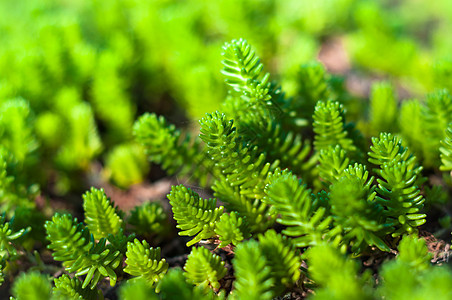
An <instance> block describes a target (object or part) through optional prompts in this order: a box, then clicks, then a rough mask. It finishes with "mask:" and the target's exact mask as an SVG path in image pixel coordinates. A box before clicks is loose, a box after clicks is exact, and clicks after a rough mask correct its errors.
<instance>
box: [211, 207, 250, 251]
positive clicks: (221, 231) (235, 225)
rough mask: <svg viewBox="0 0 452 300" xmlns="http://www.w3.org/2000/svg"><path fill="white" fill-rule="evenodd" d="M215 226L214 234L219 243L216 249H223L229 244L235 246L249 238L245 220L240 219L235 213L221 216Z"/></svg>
mask: <svg viewBox="0 0 452 300" xmlns="http://www.w3.org/2000/svg"><path fill="white" fill-rule="evenodd" d="M215 226H216V228H215V232H216V233H217V234H218V236H219V239H220V241H221V243H220V245H219V246H218V247H225V246H227V245H229V244H230V243H232V244H234V245H236V246H237V245H238V244H239V243H240V242H241V241H243V240H244V239H246V238H248V237H249V236H250V232H249V228H248V227H249V226H248V222H246V218H243V217H240V216H239V214H238V213H236V212H235V211H233V212H231V213H230V214H223V215H221V217H220V220H219V221H218V222H217V223H216V225H215Z"/></svg>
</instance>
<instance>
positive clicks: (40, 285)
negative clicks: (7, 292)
mask: <svg viewBox="0 0 452 300" xmlns="http://www.w3.org/2000/svg"><path fill="white" fill-rule="evenodd" d="M51 291H52V288H51V286H50V281H49V279H48V277H47V276H46V275H44V274H40V273H39V272H30V273H22V274H21V275H20V276H19V277H18V278H17V280H16V281H15V282H14V286H13V288H12V294H13V296H14V297H15V298H16V299H17V300H21V299H23V300H48V299H50V295H51Z"/></svg>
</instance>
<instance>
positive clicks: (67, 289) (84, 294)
mask: <svg viewBox="0 0 452 300" xmlns="http://www.w3.org/2000/svg"><path fill="white" fill-rule="evenodd" d="M54 284H55V287H54V288H53V294H54V297H55V298H56V299H61V300H63V299H71V300H72V299H73V300H97V299H99V296H100V295H101V292H100V290H97V289H90V288H88V287H85V288H82V282H81V281H80V280H78V279H77V278H71V277H69V276H68V275H66V274H63V275H61V276H60V277H58V278H55V279H54Z"/></svg>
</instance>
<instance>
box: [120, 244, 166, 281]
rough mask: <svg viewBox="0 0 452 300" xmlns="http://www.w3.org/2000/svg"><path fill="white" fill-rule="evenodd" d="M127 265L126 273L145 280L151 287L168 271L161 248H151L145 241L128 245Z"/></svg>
mask: <svg viewBox="0 0 452 300" xmlns="http://www.w3.org/2000/svg"><path fill="white" fill-rule="evenodd" d="M125 263H126V264H127V266H126V267H125V268H124V272H126V273H128V274H130V275H132V276H138V277H140V278H143V279H145V281H146V282H147V283H148V284H149V285H150V286H154V285H155V284H156V283H158V282H159V280H160V279H161V278H162V277H163V276H164V275H165V273H166V271H167V270H168V263H167V262H166V260H165V259H164V258H163V259H161V258H160V248H155V249H154V248H152V247H150V246H149V244H148V243H147V242H146V241H145V240H143V241H141V242H140V241H139V240H138V239H135V240H134V241H133V242H128V243H127V252H126V261H125Z"/></svg>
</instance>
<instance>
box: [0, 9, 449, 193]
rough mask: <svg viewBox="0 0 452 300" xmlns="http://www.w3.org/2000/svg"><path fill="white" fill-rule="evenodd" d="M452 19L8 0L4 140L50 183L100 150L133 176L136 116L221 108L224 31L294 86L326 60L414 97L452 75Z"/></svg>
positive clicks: (175, 117) (138, 159)
mask: <svg viewBox="0 0 452 300" xmlns="http://www.w3.org/2000/svg"><path fill="white" fill-rule="evenodd" d="M451 23H452V1H450V0H435V1H427V0H399V1H392V0H380V1H377V0H373V1H371V0H369V1H366V0H363V1H359V0H316V1H312V0H287V1H276V0H273V1H272V0H247V1H245V0H219V1H204V0H186V1H175V0H160V1H158V0H155V1H143V0H141V1H138V0H110V1H99V0H72V1H71V0H66V1H64V0H40V1H33V0H28V1H25V0H22V1H11V0H1V1H0V125H1V126H0V141H1V144H2V147H3V148H6V150H7V151H8V152H9V153H11V154H12V155H13V156H14V163H15V164H18V165H20V166H21V168H22V170H25V172H22V173H23V174H25V175H22V176H23V177H25V178H24V179H23V180H24V181H27V180H28V178H26V177H33V180H34V182H36V181H37V183H39V184H40V185H41V187H42V188H43V189H49V190H51V191H52V192H53V193H56V194H61V195H62V194H65V193H67V192H69V191H71V190H72V189H74V188H76V187H77V184H78V183H77V180H76V178H78V177H77V176H75V175H78V174H80V173H82V174H85V173H86V172H88V170H90V168H91V167H92V164H93V162H100V163H101V165H103V166H104V168H103V170H104V171H102V172H103V174H104V176H105V177H106V178H108V179H109V180H111V181H112V182H113V183H115V184H117V185H118V186H120V187H123V188H124V187H128V186H130V185H131V184H134V183H138V182H140V181H141V180H142V179H143V178H144V177H145V176H146V173H147V172H148V171H149V168H148V167H147V164H148V163H147V162H146V157H145V155H144V153H143V150H142V149H141V148H140V147H139V146H138V145H136V144H135V143H134V142H133V138H132V126H133V122H134V120H135V119H136V117H137V116H138V115H140V114H142V113H144V112H147V111H150V112H156V113H157V114H162V115H164V116H165V117H167V119H168V120H169V122H171V123H174V124H176V126H179V127H184V126H187V124H188V125H193V124H196V120H197V119H199V118H200V117H202V116H203V115H204V113H206V112H212V111H214V110H216V109H218V108H219V107H220V103H221V102H222V101H223V99H224V98H225V96H226V86H225V85H224V84H223V83H222V81H223V79H222V76H221V74H220V72H219V71H220V69H221V46H222V45H223V43H224V42H226V41H230V40H231V39H234V38H240V37H243V38H245V39H247V40H248V41H249V42H250V44H252V45H254V47H255V50H256V52H257V53H258V54H259V56H260V57H261V58H262V61H263V63H264V65H265V67H266V71H269V72H271V73H272V79H275V80H278V81H279V82H280V83H281V85H282V88H283V89H284V91H285V92H286V93H287V94H288V95H289V96H290V95H291V93H294V91H296V90H297V88H298V87H299V85H300V82H299V81H297V78H298V77H297V76H298V75H297V74H298V71H299V68H300V66H301V65H302V64H305V63H308V62H310V61H313V60H316V59H319V60H320V61H322V62H323V63H324V65H325V66H326V68H327V70H329V71H330V72H332V73H334V74H337V75H339V76H342V77H343V78H344V81H345V83H346V86H347V87H348V89H349V90H350V92H351V93H352V94H355V95H356V96H358V97H363V98H367V97H368V92H369V88H370V85H371V82H372V81H373V80H380V79H388V80H390V81H391V82H392V83H393V84H394V85H395V86H396V88H397V90H398V92H399V95H401V96H402V97H405V98H411V97H418V96H420V95H423V94H425V93H426V92H429V91H431V90H433V89H434V88H436V87H446V88H451V87H452V77H451V76H449V75H450V74H452V56H451V54H452V39H451V38H450V37H451V31H452V26H451V25H452V24H451ZM193 126H194V125H193Z"/></svg>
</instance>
